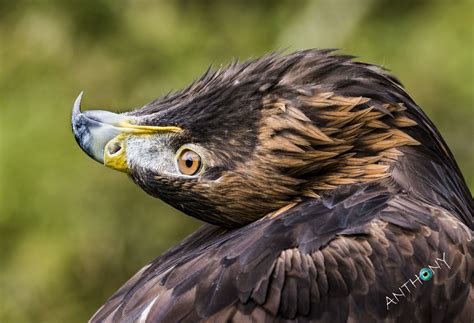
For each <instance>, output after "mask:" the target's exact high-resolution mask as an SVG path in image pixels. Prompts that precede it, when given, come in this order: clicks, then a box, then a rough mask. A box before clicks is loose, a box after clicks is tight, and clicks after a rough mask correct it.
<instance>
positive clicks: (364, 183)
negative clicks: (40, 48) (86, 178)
mask: <svg viewBox="0 0 474 323" xmlns="http://www.w3.org/2000/svg"><path fill="white" fill-rule="evenodd" d="M79 103H80V102H79V101H78V102H77V104H76V108H75V110H74V114H73V128H74V132H75V135H76V139H77V140H78V142H79V144H80V145H81V147H82V148H83V149H84V150H85V151H86V152H87V153H88V154H89V155H91V156H92V157H94V158H95V159H97V160H99V161H101V162H104V163H105V164H106V165H108V166H110V167H113V168H116V169H120V170H122V171H126V172H128V173H129V175H130V176H131V178H132V179H133V180H134V181H135V183H137V184H138V185H139V186H140V187H142V188H143V189H144V190H145V191H146V192H148V193H149V194H151V195H153V196H157V197H159V198H161V199H162V200H164V201H165V202H167V203H169V204H171V205H173V206H175V207H176V208H178V209H180V210H182V211H183V212H185V213H186V214H188V215H191V216H194V217H196V218H199V219H202V220H203V221H206V222H209V223H210V224H205V225H204V226H203V227H202V228H201V229H200V230H198V231H197V232H195V233H194V234H192V235H191V236H190V237H188V238H187V239H186V240H184V241H183V242H181V243H180V244H179V245H177V246H175V247H174V248H172V249H171V250H169V251H168V252H166V253H165V254H164V255H162V256H160V257H159V258H157V259H156V260H155V261H153V262H152V263H151V264H150V265H148V266H146V267H145V268H143V269H142V270H141V271H140V272H139V273H137V274H136V275H135V276H134V277H133V278H132V279H131V280H130V281H129V282H127V283H126V284H125V285H124V286H123V287H122V288H121V289H120V290H119V291H117V292H116V293H115V294H114V295H113V296H112V297H111V299H110V300H109V301H107V303H106V304H105V305H104V306H103V307H102V308H101V309H100V310H99V311H98V312H97V313H96V314H95V316H94V317H93V319H92V321H93V322H102V321H109V320H112V321H136V320H137V321H142V322H178V321H184V322H195V321H201V320H206V321H218V322H226V321H235V322H241V321H243V320H244V319H245V320H254V321H275V320H277V321H286V320H290V321H291V320H298V321H321V322H346V321H350V322H381V321H383V322H408V321H416V322H435V321H436V322H451V321H453V322H454V321H455V322H467V321H469V320H470V321H472V320H473V319H474V306H473V303H474V289H473V288H472V284H473V271H474V262H473V258H472V256H473V254H474V243H473V241H472V234H473V232H472V230H473V210H474V206H473V200H472V197H471V194H470V192H469V190H468V189H467V187H466V184H465V182H464V179H463V177H462V175H461V173H460V171H459V169H458V167H457V165H456V162H455V160H454V158H453V156H452V154H451V153H450V151H449V148H448V147H447V146H446V144H445V143H444V141H443V139H442V138H441V136H440V134H439V133H438V131H437V130H436V128H435V127H434V125H433V124H432V123H431V122H430V121H429V119H428V118H427V117H426V116H425V115H424V113H423V112H422V111H421V109H420V108H419V107H418V106H417V105H416V104H415V102H413V100H412V99H411V98H410V97H409V96H408V94H407V93H406V92H405V91H404V90H403V88H402V86H401V85H400V83H399V82H398V81H397V80H396V79H395V78H394V77H393V76H391V75H389V74H388V73H387V72H386V71H384V70H383V69H381V68H379V67H377V66H374V65H369V64H364V63H359V62H354V61H353V60H352V57H349V56H342V55H333V54H332V53H331V51H325V50H308V51H303V52H297V53H294V54H291V55H288V56H281V55H269V56H266V57H263V58H260V59H257V60H254V61H249V62H244V63H234V64H232V65H230V66H229V67H227V68H225V69H221V70H218V71H216V72H212V71H208V72H207V73H206V74H205V75H204V76H203V77H202V78H201V79H200V80H198V81H197V82H195V83H194V84H192V85H191V86H190V87H189V88H188V89H186V90H184V91H182V92H179V93H176V94H173V95H170V96H168V97H165V98H163V99H159V100H156V101H153V102H152V103H150V104H148V105H146V106H144V107H143V108H140V109H138V110H136V111H132V112H130V113H127V114H125V115H121V116H117V115H115V116H111V115H109V114H107V113H105V112H93V111H87V112H84V113H81V112H80V111H79V108H78V105H79ZM106 120H107V121H106ZM124 120H125V121H124ZM124 122H126V123H124ZM104 125H106V126H107V127H108V128H107V129H110V128H113V129H114V130H107V131H109V132H110V133H109V132H108V133H107V136H105V135H103V133H102V132H99V131H98V130H96V129H102V128H104ZM125 125H126V126H125ZM170 127H172V128H170ZM124 129H126V130H124ZM127 129H128V130H127ZM164 129H167V130H164ZM142 133H146V136H142ZM97 138H99V139H97ZM97 142H99V143H100V145H98V144H97ZM111 143H113V144H114V145H113V146H112V144H111ZM111 147H113V149H111ZM183 147H184V148H185V149H191V150H193V151H195V152H196V154H197V156H198V157H199V158H202V163H203V166H202V167H201V168H199V169H200V170H199V172H198V173H196V174H193V175H191V176H187V175H186V176H184V175H183V173H181V174H180V173H179V166H177V164H175V163H173V162H172V161H171V160H173V159H174V158H175V157H174V155H175V154H178V155H179V151H181V150H180V149H183ZM102 154H103V155H102ZM177 158H179V156H178V157H177ZM183 165H185V164H183ZM437 259H438V260H437ZM440 259H442V260H444V261H445V262H444V263H443V262H441V260H440ZM436 261H438V262H436ZM434 263H437V264H441V265H442V264H446V266H445V267H443V266H441V265H440V266H439V267H438V268H437V269H433V270H432V273H433V274H434V275H433V278H432V279H431V280H427V281H424V282H423V281H421V280H419V282H420V283H419V284H418V285H416V284H417V283H415V284H413V283H412V284H411V285H410V284H408V283H407V284H405V287H403V288H402V289H400V286H402V285H403V284H404V283H406V282H408V280H410V279H414V277H417V276H415V275H419V273H420V269H422V268H428V267H427V266H430V265H433V264H434ZM432 268H436V267H434V266H433V267H432ZM412 285H413V286H412ZM408 286H412V289H411V290H408V288H407V287H408ZM402 290H403V291H405V293H404V295H403V296H401V295H400V293H401V291H402ZM394 293H395V294H397V295H399V296H394ZM405 294H406V295H405ZM395 297H396V302H395ZM390 300H391V301H390Z"/></svg>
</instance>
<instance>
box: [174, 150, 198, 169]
mask: <svg viewBox="0 0 474 323" xmlns="http://www.w3.org/2000/svg"><path fill="white" fill-rule="evenodd" d="M177 164H178V170H179V172H180V173H181V174H182V175H187V176H193V175H196V174H197V173H198V172H199V171H200V170H201V168H202V161H201V156H199V154H198V153H196V152H195V151H193V150H191V149H189V148H183V149H180V150H179V151H178V153H177Z"/></svg>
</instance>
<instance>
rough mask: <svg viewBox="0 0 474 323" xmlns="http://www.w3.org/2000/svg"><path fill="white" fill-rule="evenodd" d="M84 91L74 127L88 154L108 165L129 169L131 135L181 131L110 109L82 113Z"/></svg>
mask: <svg viewBox="0 0 474 323" xmlns="http://www.w3.org/2000/svg"><path fill="white" fill-rule="evenodd" d="M83 94H84V93H83V92H81V93H80V94H79V96H78V97H77V98H76V101H75V102H74V106H73V109H72V130H73V132H74V136H75V137H76V141H77V143H78V144H79V146H80V147H81V148H82V150H84V152H85V153H86V154H88V155H89V156H90V157H92V158H93V159H94V160H96V161H98V162H99V163H101V164H104V165H105V166H107V167H110V168H113V169H116V170H118V171H122V172H128V171H129V168H128V163H127V153H126V139H127V138H128V137H129V136H130V135H150V134H155V133H163V132H181V131H182V129H181V128H178V127H174V126H169V127H155V126H143V125H137V124H135V122H134V121H135V119H134V118H133V117H130V116H125V115H121V114H116V113H113V112H109V111H102V110H89V111H85V112H81V100H82V96H83Z"/></svg>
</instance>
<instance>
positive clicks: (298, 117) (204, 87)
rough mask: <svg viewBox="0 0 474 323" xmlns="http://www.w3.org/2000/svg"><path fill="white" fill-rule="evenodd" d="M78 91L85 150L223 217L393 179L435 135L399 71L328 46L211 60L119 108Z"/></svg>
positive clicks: (232, 220)
mask: <svg viewBox="0 0 474 323" xmlns="http://www.w3.org/2000/svg"><path fill="white" fill-rule="evenodd" d="M81 98H82V94H81V95H79V97H78V98H77V100H76V102H75V103H74V108H73V113H72V127H73V131H74V134H75V137H76V140H77V142H78V143H79V145H80V146H81V148H82V149H83V150H84V151H85V152H86V153H87V154H88V155H89V156H90V157H92V158H93V159H95V160H96V161H98V162H100V163H103V164H104V165H105V166H108V167H111V168H114V169H116V170H119V171H122V172H125V173H127V174H129V175H130V177H131V178H132V179H133V181H134V182H135V183H136V184H138V185H139V186H140V187H141V188H142V189H144V190H145V191H146V192H147V193H149V194H151V195H152V196H155V197H158V198H160V199H162V200H163V201H165V202H167V203H169V204H171V205H172V206H174V207H176V208H177V209H179V210H181V211H183V212H184V213H186V214H188V215H190V216H193V217H196V218H199V219H202V220H204V221H206V222H210V223H213V224H217V225H221V226H224V227H237V226H241V225H244V224H246V223H249V222H253V221H255V220H257V219H259V218H262V217H264V216H272V215H275V214H277V213H278V212H279V210H282V209H285V208H289V207H291V206H292V205H294V204H295V203H298V202H300V201H301V200H304V199H318V198H320V197H321V196H322V195H324V194H330V192H331V191H333V190H335V189H338V188H339V187H341V186H345V185H359V184H360V183H367V182H372V181H380V182H383V181H390V180H394V177H396V176H394V174H395V175H396V174H400V172H397V168H396V165H397V162H400V160H401V159H402V157H403V156H404V155H406V154H407V153H409V152H410V151H416V149H418V148H417V147H419V146H420V144H422V143H423V141H424V140H428V141H433V136H436V132H435V131H433V130H432V129H429V125H427V124H426V123H425V122H420V121H421V120H424V117H423V115H422V112H421V110H419V108H418V107H416V105H414V103H413V101H412V100H411V99H410V98H409V96H408V95H407V94H406V93H405V91H404V90H403V88H402V86H401V85H400V83H399V82H398V81H397V80H396V79H395V78H394V77H392V76H391V75H389V74H388V73H387V72H386V71H385V70H383V69H382V68H380V67H377V66H374V65H369V64H364V63H359V62H354V61H353V60H352V57H350V56H343V55H335V54H333V53H332V52H331V51H328V50H307V51H302V52H297V53H294V54H290V55H286V56H283V55H280V54H272V55H268V56H265V57H263V58H259V59H256V60H252V61H247V62H244V63H239V62H235V63H233V64H231V65H229V66H227V67H226V68H222V69H219V70H216V71H210V70H209V71H207V72H206V73H205V74H204V75H203V76H202V77H201V78H200V79H199V80H197V81H196V82H194V83H193V84H191V85H190V86H189V87H188V88H186V89H185V90H183V91H181V92H178V93H174V94H172V95H168V96H166V97H164V98H160V99H157V100H155V101H153V102H151V103H149V104H147V105H145V106H143V107H142V108H139V109H137V110H134V111H131V112H126V113H122V114H115V113H112V112H107V111H100V110H89V111H85V112H81V110H80V104H81ZM430 138H431V139H430ZM441 146H443V145H441ZM441 146H440V148H439V149H438V148H437V149H436V151H437V152H438V153H439V154H442V155H444V156H448V155H449V153H448V152H447V148H446V149H444V148H442V147H441ZM443 147H444V146H443ZM410 149H411V150H410ZM398 169H400V168H398ZM395 179H396V178H395Z"/></svg>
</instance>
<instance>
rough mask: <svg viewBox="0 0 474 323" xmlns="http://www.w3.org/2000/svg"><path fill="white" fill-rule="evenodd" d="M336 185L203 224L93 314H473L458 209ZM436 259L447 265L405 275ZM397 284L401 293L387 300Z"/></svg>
mask: <svg viewBox="0 0 474 323" xmlns="http://www.w3.org/2000/svg"><path fill="white" fill-rule="evenodd" d="M339 193H340V194H339V195H338V196H336V197H335V196H334V195H332V196H330V197H328V198H327V199H325V198H324V197H323V198H322V199H321V200H308V201H303V202H302V203H301V204H299V205H297V206H295V207H293V208H291V209H289V210H287V211H286V212H284V213H282V214H280V215H278V216H276V217H274V218H265V219H262V220H260V221H257V222H254V223H252V224H249V225H247V226H245V227H242V228H239V229H235V230H224V229H221V228H219V227H216V226H212V225H205V226H204V227H203V228H201V229H200V230H199V231H198V232H196V233H195V234H193V235H192V236H190V237H189V238H187V239H186V240H185V241H183V242H182V243H181V244H180V245H178V246H176V247H175V248H173V249H172V250H170V251H169V252H168V253H166V254H164V255H163V256H161V257H160V258H158V259H157V260H155V261H154V262H153V263H152V264H151V265H149V266H147V267H146V268H144V269H143V270H142V271H140V272H139V273H138V274H137V275H135V276H134V277H133V278H132V279H131V280H130V281H129V282H127V284H126V285H125V286H124V287H122V288H121V289H120V290H119V291H118V292H117V293H116V294H115V295H114V296H112V298H111V299H110V300H109V301H108V302H107V303H106V304H105V305H104V307H102V308H101V309H100V310H99V311H98V312H97V313H96V314H95V316H94V317H93V318H92V320H91V321H92V322H103V321H106V320H109V319H111V318H112V321H134V320H139V319H142V321H144V322H178V321H182V322H196V321H210V322H227V321H233V322H245V321H249V322H252V321H259V322H260V321H262V322H263V321H275V320H279V321H287V320H288V321H291V320H303V321H321V322H331V323H334V322H346V321H351V322H383V321H387V322H402V321H413V320H415V321H417V322H424V321H427V322H428V321H431V320H433V321H435V320H439V321H451V320H452V321H456V320H464V319H465V318H469V319H471V320H472V319H473V317H472V315H473V310H472V309H469V308H468V307H469V302H470V301H472V299H473V292H472V290H473V288H472V285H473V272H474V262H473V254H474V246H473V240H472V231H471V230H470V229H469V228H468V227H467V226H466V225H465V224H463V223H462V222H461V220H460V219H458V218H456V217H454V216H453V215H451V214H450V213H449V212H448V211H446V210H443V209H440V208H439V207H437V206H433V205H428V204H421V203H420V202H417V201H414V200H411V199H410V198H409V196H407V195H403V194H400V193H398V192H393V191H390V190H389V189H387V188H386V187H384V186H382V185H372V186H370V185H369V186H367V185H364V186H357V185H356V186H352V187H347V188H344V189H341V190H340V191H339ZM436 259H443V260H444V261H445V262H446V265H448V266H449V268H448V266H446V265H444V264H441V265H440V268H439V269H435V270H436V272H435V273H434V276H433V279H432V280H430V281H428V282H423V283H417V282H415V284H414V285H413V284H412V283H410V280H412V281H413V280H414V279H415V277H416V276H415V275H418V273H419V270H420V269H421V268H423V267H426V266H428V265H433V264H435V263H436V262H435V261H436ZM439 261H440V260H439ZM403 284H405V289H403V288H401V286H403ZM407 287H410V288H409V289H410V290H408V289H407ZM394 293H397V294H402V293H403V294H404V295H402V296H398V297H399V299H398V300H397V302H396V303H397V304H392V306H390V307H389V308H388V309H387V300H386V297H390V298H393V297H394ZM471 305H472V303H471ZM462 315H463V316H462Z"/></svg>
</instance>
